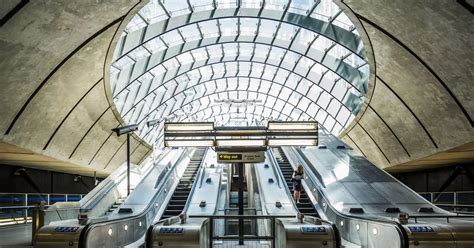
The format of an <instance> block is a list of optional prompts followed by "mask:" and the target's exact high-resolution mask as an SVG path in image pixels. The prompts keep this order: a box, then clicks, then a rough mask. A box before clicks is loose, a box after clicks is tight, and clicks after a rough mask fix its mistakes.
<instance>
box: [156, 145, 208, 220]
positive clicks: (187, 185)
mask: <svg viewBox="0 0 474 248" xmlns="http://www.w3.org/2000/svg"><path fill="white" fill-rule="evenodd" d="M205 151H206V150H205V149H201V148H197V149H196V151H195V152H194V154H193V156H192V157H191V161H190V162H189V164H188V166H187V167H186V170H185V171H184V174H183V176H182V177H181V179H180V180H179V183H178V186H176V189H175V190H174V192H173V196H172V197H171V199H170V201H169V202H168V206H166V209H165V211H164V212H163V215H162V216H161V220H162V219H167V218H170V217H173V216H177V215H179V214H181V212H182V211H183V209H184V206H185V205H186V201H187V200H188V198H189V194H190V192H191V189H192V186H193V183H194V180H195V179H196V175H197V173H198V171H199V167H200V165H201V160H202V159H203V157H204V152H205Z"/></svg>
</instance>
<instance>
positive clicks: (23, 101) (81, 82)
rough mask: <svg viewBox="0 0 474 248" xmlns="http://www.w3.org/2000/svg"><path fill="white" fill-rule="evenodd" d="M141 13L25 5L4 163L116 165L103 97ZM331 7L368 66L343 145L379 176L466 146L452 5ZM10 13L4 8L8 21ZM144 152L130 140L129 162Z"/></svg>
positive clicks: (471, 106)
mask: <svg viewBox="0 0 474 248" xmlns="http://www.w3.org/2000/svg"><path fill="white" fill-rule="evenodd" d="M146 2H147V1H145V0H143V1H140V0H133V1H131V0H117V1H99V2H98V1H92V0H85V1H67V0H60V1H46V0H38V1H29V2H28V3H26V4H25V5H24V6H22V7H21V8H19V9H17V10H15V13H13V15H10V17H9V18H8V20H6V19H5V23H3V25H2V26H1V31H0V72H1V79H0V87H1V91H0V106H1V108H0V117H1V118H0V141H1V143H0V161H3V162H4V163H8V164H20V165H24V166H37V167H40V168H41V167H44V168H49V169H54V170H58V171H69V172H73V171H76V170H77V171H80V173H82V174H89V175H90V174H92V173H93V172H94V171H96V172H98V173H102V174H103V175H105V174H107V173H109V172H110V171H113V169H114V168H116V167H117V166H118V165H120V164H121V163H123V161H124V160H125V149H126V148H125V138H124V137H116V136H115V135H113V133H112V132H111V131H110V129H111V128H113V127H116V126H118V125H120V124H121V123H122V121H121V119H120V117H117V116H116V115H115V114H114V112H113V111H112V110H111V109H113V108H114V107H113V106H111V105H110V102H109V100H110V99H107V97H106V93H105V91H106V89H107V88H106V87H108V85H105V83H104V79H106V77H107V76H108V75H105V71H107V68H108V66H109V65H108V64H107V62H106V58H108V57H111V56H108V54H110V52H111V51H113V49H114V44H115V41H116V39H117V37H116V35H117V34H120V33H121V30H122V28H123V26H124V25H125V24H126V22H128V21H129V20H130V18H131V17H132V16H133V15H134V13H135V12H136V11H137V10H138V9H139V8H140V7H141V6H143V5H144V4H145V3H146ZM337 2H339V4H340V5H341V6H342V7H343V8H346V9H348V10H352V11H353V12H354V13H355V15H351V16H355V17H356V18H358V19H359V21H357V20H353V21H354V22H360V27H359V28H362V29H361V30H359V31H360V32H364V30H365V31H366V32H367V35H368V39H369V42H368V43H369V44H365V45H366V46H371V50H373V53H374V54H373V57H374V60H375V64H374V65H371V66H373V67H374V69H375V70H374V72H375V77H374V78H375V80H373V81H372V84H373V85H371V87H372V88H373V91H372V93H373V94H372V95H371V96H370V97H369V102H368V103H367V104H368V107H367V108H365V110H364V111H362V112H361V113H360V116H359V119H358V121H357V122H356V123H354V124H353V125H352V126H351V127H349V129H348V130H347V132H346V133H343V134H342V135H341V137H342V139H343V140H344V141H346V142H347V143H348V144H349V145H351V146H352V147H354V148H355V149H356V150H359V151H360V152H361V153H362V154H364V155H365V156H367V157H368V158H369V159H370V160H372V161H373V162H374V163H375V164H377V165H378V166H380V167H382V168H396V167H397V166H399V165H400V164H403V165H407V164H408V163H407V162H410V161H418V160H420V159H422V158H424V157H427V156H429V155H432V154H438V153H442V152H445V151H447V150H449V149H452V148H455V147H459V146H461V145H464V144H467V143H470V142H472V141H474V132H473V131H474V130H473V121H472V116H473V115H474V101H473V97H472V96H473V89H472V78H473V70H472V68H474V62H473V59H472V58H474V52H473V50H472V47H474V39H473V33H474V32H473V27H474V19H473V18H472V14H471V13H470V12H469V11H468V10H467V9H466V8H465V7H463V6H461V5H460V4H459V3H457V2H456V1H452V0H439V1H425V0H399V1H390V0H364V1H361V0H338V1H337ZM13 9H14V7H12V5H11V4H5V5H0V13H2V14H3V15H5V13H7V14H6V16H8V13H10V11H12V10H13ZM2 21H3V20H2ZM369 50H370V49H369ZM370 56H372V55H370ZM150 150H151V147H150V146H149V145H147V144H145V143H143V142H142V141H141V140H140V139H139V138H137V137H135V136H134V138H133V141H132V152H133V153H132V161H133V163H136V164H139V163H140V162H141V161H143V159H144V158H145V157H146V156H147V155H148V154H149V152H150ZM23 151H26V153H27V154H33V156H31V159H30V160H28V159H24V157H25V156H24V153H23ZM53 160H54V161H53ZM465 160H474V155H470V156H467V158H465ZM440 164H441V165H443V163H438V164H437V166H439V165H440ZM53 165H54V166H53ZM408 165H409V164H408ZM430 166H432V165H431V164H424V165H423V168H426V167H430ZM409 168H410V167H409V166H407V169H409Z"/></svg>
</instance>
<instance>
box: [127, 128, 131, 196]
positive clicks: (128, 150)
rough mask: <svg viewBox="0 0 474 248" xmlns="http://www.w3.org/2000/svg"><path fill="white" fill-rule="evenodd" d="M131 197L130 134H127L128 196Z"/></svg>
mask: <svg viewBox="0 0 474 248" xmlns="http://www.w3.org/2000/svg"><path fill="white" fill-rule="evenodd" d="M128 195H130V133H127V196H128Z"/></svg>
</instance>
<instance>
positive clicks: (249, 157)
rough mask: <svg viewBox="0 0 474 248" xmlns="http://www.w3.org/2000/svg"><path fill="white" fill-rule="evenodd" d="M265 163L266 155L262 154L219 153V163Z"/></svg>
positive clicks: (261, 152)
mask: <svg viewBox="0 0 474 248" xmlns="http://www.w3.org/2000/svg"><path fill="white" fill-rule="evenodd" d="M264 161H265V153H264V152H263V151H260V152H218V153H217V162H219V163H261V162H264Z"/></svg>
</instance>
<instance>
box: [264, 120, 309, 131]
mask: <svg viewBox="0 0 474 248" xmlns="http://www.w3.org/2000/svg"><path fill="white" fill-rule="evenodd" d="M268 130H271V131H274V130H279V131H285V130H318V122H316V121H290V122H279V121H269V122H268Z"/></svg>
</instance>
